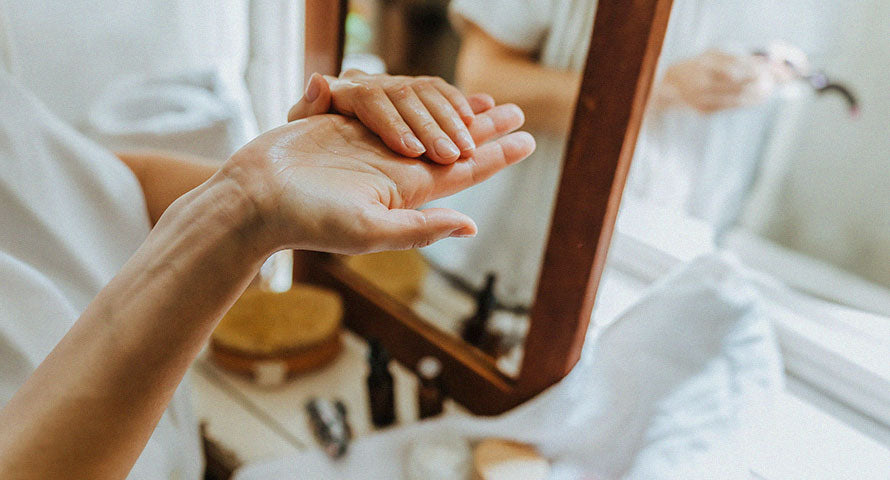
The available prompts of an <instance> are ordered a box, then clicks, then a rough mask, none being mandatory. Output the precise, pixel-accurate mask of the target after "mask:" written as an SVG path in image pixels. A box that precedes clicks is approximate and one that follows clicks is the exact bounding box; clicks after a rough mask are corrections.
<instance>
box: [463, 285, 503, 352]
mask: <svg viewBox="0 0 890 480" xmlns="http://www.w3.org/2000/svg"><path fill="white" fill-rule="evenodd" d="M496 278H497V277H495V275H494V274H493V273H489V274H488V275H487V276H486V277H485V287H483V288H482V290H481V291H479V294H478V295H477V296H476V313H474V314H473V316H471V317H470V318H467V319H466V320H464V322H463V329H462V330H461V338H463V340H464V341H465V342H467V343H469V344H470V345H473V346H474V347H476V348H478V349H480V350H482V351H483V352H485V353H487V354H489V355H492V356H494V357H495V358H497V357H498V356H499V355H498V354H499V351H500V347H501V345H500V343H501V338H500V335H498V334H496V333H494V332H491V331H489V329H488V321H489V320H490V319H491V314H492V313H493V312H494V310H495V306H496V304H497V299H496V298H495V295H494V284H495V280H496Z"/></svg>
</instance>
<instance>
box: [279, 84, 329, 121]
mask: <svg viewBox="0 0 890 480" xmlns="http://www.w3.org/2000/svg"><path fill="white" fill-rule="evenodd" d="M330 109H331V87H330V86H329V85H328V82H327V81H326V80H325V79H324V77H322V76H321V75H319V74H317V73H313V74H312V77H311V78H309V83H307V84H306V91H305V92H304V93H303V98H301V99H300V101H299V102H297V104H296V105H294V106H293V107H291V109H290V111H288V112H287V121H288V122H293V121H294V120H299V119H301V118H306V117H310V116H312V115H319V114H322V113H327V112H328V111H330Z"/></svg>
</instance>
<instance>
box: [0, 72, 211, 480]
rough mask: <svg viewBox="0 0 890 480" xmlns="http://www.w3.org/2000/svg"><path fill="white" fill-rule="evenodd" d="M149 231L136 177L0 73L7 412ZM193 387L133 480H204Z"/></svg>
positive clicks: (2, 381)
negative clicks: (190, 394) (20, 390)
mask: <svg viewBox="0 0 890 480" xmlns="http://www.w3.org/2000/svg"><path fill="white" fill-rule="evenodd" d="M149 228H150V222H149V218H148V213H147V209H146V205H145V199H144V197H143V194H142V189H141V187H140V185H139V182H138V181H137V180H136V178H135V176H134V175H133V174H132V172H131V171H130V170H129V169H128V168H127V167H126V166H125V165H124V164H123V163H122V162H121V161H120V160H118V159H117V157H115V156H114V155H113V154H112V153H111V152H109V151H107V150H105V149H104V148H102V147H100V146H98V145H96V144H94V143H92V142H91V141H89V140H87V139H86V138H84V137H83V136H82V135H80V134H79V133H77V132H76V131H74V130H73V129H72V128H70V127H68V126H67V125H65V124H64V123H63V122H61V121H60V120H59V119H57V118H55V117H54V116H53V115H52V114H51V113H50V112H49V111H48V110H47V109H46V108H44V107H43V106H41V105H39V102H38V101H37V100H36V99H35V98H34V97H33V96H32V95H31V94H30V93H28V92H27V91H26V90H25V89H24V88H22V87H21V86H19V85H18V84H16V83H15V81H14V80H13V79H12V78H10V76H9V75H8V74H7V73H6V72H5V71H4V70H3V69H2V68H0V405H5V404H6V403H7V402H8V401H9V400H10V398H12V396H13V394H14V393H15V391H16V390H17V389H18V388H19V387H20V386H21V385H22V384H23V383H24V382H25V380H26V379H27V377H28V376H29V375H30V374H31V373H32V372H33V371H34V370H35V369H36V368H37V366H38V365H39V364H40V362H41V361H42V360H43V359H44V358H45V357H46V356H47V355H48V354H49V352H50V351H51V350H52V349H53V347H54V346H55V345H56V343H58V342H59V340H61V339H62V337H63V336H64V335H65V333H66V332H67V331H68V329H69V328H70V327H71V326H72V325H73V324H74V322H75V321H76V320H77V318H78V317H79V315H80V314H81V312H83V310H84V309H85V308H86V306H87V304H88V303H89V302H90V301H91V300H92V298H93V297H95V296H96V294H97V293H98V292H99V290H101V289H102V287H103V286H104V285H105V284H106V283H108V281H109V280H111V278H112V277H113V276H114V275H115V273H117V271H118V270H119V269H120V268H121V267H122V266H123V264H124V263H125V262H126V261H127V259H128V258H129V257H130V256H131V255H132V254H133V252H134V251H135V250H136V248H137V247H138V246H139V245H140V244H141V243H142V242H143V240H145V237H146V236H147V235H148V232H149ZM187 384H188V381H187V380H186V381H184V382H183V384H182V385H180V387H179V388H178V389H177V391H176V393H175V395H174V397H173V400H172V402H171V403H170V406H169V407H168V409H167V411H166V412H165V413H164V415H163V416H162V417H161V420H160V422H159V423H158V425H157V428H156V429H155V431H154V433H153V435H152V437H151V439H150V440H149V441H148V444H147V445H146V448H145V450H144V451H143V452H142V455H141V456H140V457H139V460H138V461H137V462H136V465H135V466H134V467H133V469H132V471H131V472H130V475H129V476H128V477H127V478H129V479H131V480H136V479H145V480H154V479H162V478H175V479H194V480H197V479H199V478H201V472H202V469H203V465H202V455H201V447H200V438H199V435H198V429H197V422H196V420H195V418H194V417H193V416H192V413H191V405H190V398H189V393H188V388H187ZM132 401H133V402H138V401H139V399H138V398H134V399H132Z"/></svg>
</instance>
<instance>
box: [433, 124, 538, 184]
mask: <svg viewBox="0 0 890 480" xmlns="http://www.w3.org/2000/svg"><path fill="white" fill-rule="evenodd" d="M534 150H535V139H534V138H533V137H532V136H531V135H530V134H529V133H527V132H515V133H511V134H509V135H507V136H504V137H502V138H499V139H497V140H494V141H491V142H489V143H486V144H485V145H482V146H480V147H479V148H477V149H476V152H475V153H474V154H473V156H472V157H471V158H467V159H461V160H458V161H457V162H454V163H452V164H451V165H448V166H446V167H444V168H434V169H433V170H432V183H433V188H432V193H431V196H432V197H431V198H430V199H431V200H432V199H436V198H441V197H445V196H448V195H451V194H453V193H456V192H459V191H461V190H464V189H466V188H469V187H472V186H473V185H476V184H477V183H479V182H482V181H483V180H485V179H487V178H489V177H491V176H492V175H494V174H495V173H497V172H498V171H500V170H502V169H504V168H506V167H508V166H510V165H513V164H514V163H517V162H519V161H521V160H523V159H524V158H526V157H528V156H529V155H531V153H532V152H533V151H534Z"/></svg>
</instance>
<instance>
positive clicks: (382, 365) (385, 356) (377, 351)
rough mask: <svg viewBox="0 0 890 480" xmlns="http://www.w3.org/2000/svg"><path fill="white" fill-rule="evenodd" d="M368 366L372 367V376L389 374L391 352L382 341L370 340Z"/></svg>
mask: <svg viewBox="0 0 890 480" xmlns="http://www.w3.org/2000/svg"><path fill="white" fill-rule="evenodd" d="M368 347H369V349H368V364H369V365H370V366H371V374H372V375H374V374H377V373H382V372H388V368H387V367H389V352H387V351H386V348H384V347H383V344H382V343H380V340H378V339H376V338H372V339H369V340H368Z"/></svg>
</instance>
